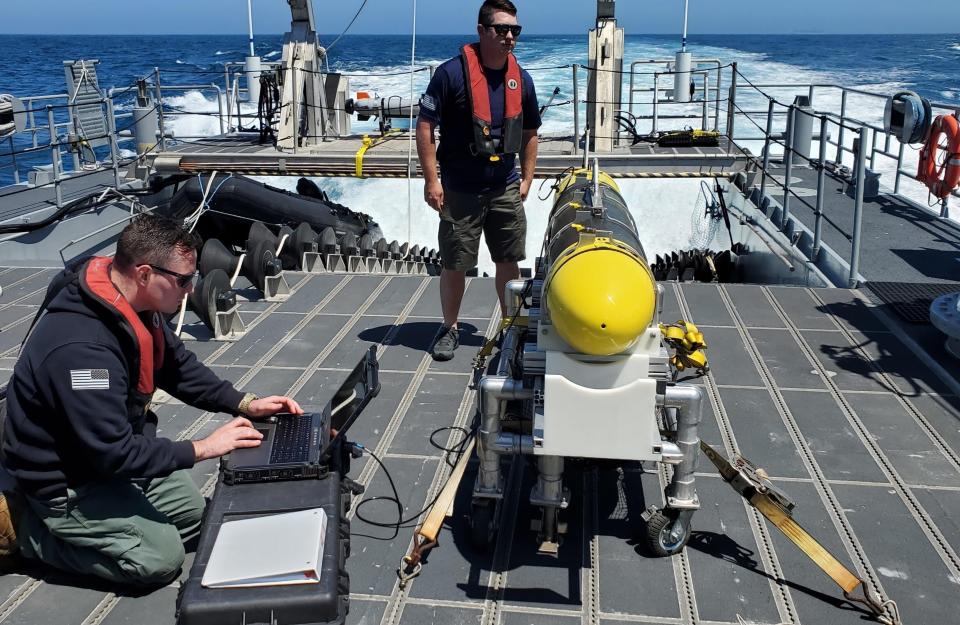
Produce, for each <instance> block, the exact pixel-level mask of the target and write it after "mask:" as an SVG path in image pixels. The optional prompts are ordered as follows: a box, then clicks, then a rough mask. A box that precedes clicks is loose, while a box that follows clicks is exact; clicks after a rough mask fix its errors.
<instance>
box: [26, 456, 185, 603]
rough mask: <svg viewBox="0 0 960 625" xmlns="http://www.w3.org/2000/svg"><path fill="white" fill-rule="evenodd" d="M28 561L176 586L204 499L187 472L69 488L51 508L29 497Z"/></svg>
mask: <svg viewBox="0 0 960 625" xmlns="http://www.w3.org/2000/svg"><path fill="white" fill-rule="evenodd" d="M26 501H27V506H25V508H26V510H25V514H24V515H23V517H22V518H21V520H20V527H19V529H20V537H19V538H20V549H21V550H22V553H23V555H24V557H27V558H34V559H37V560H40V561H42V562H45V563H47V564H49V565H51V566H54V567H56V568H58V569H62V570H65V571H70V572H73V573H79V574H82V575H94V576H96V577H101V578H104V579H107V580H110V581H111V582H115V583H119V584H128V585H136V586H155V585H158V584H166V583H169V582H171V581H172V580H173V579H174V578H175V577H176V576H177V573H178V571H179V570H180V567H181V566H182V565H183V559H184V548H183V543H184V541H188V540H190V539H191V538H193V537H195V536H197V535H198V534H199V533H200V522H201V519H202V516H203V507H204V500H203V497H202V496H201V495H200V491H199V490H198V489H197V486H196V485H195V484H194V483H193V480H192V479H191V478H190V474H189V473H187V472H186V471H177V472H175V473H173V474H171V475H169V476H167V477H164V478H154V479H149V480H135V481H130V480H121V479H117V480H111V481H107V482H97V483H93V484H85V485H84V486H81V487H79V488H77V489H76V490H73V489H67V496H66V497H58V498H55V499H53V500H50V501H39V500H36V499H32V498H29V497H28V498H26Z"/></svg>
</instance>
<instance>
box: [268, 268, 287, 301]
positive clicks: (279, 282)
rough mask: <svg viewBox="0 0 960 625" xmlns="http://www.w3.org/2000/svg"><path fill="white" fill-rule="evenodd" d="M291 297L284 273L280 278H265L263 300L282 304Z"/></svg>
mask: <svg viewBox="0 0 960 625" xmlns="http://www.w3.org/2000/svg"><path fill="white" fill-rule="evenodd" d="M289 297H290V285H289V284H287V279H286V278H285V277H284V275H283V272H282V271H281V272H280V275H278V276H267V277H266V278H264V285H263V299H265V300H267V301H268V302H282V301H284V300H286V299H287V298H289Z"/></svg>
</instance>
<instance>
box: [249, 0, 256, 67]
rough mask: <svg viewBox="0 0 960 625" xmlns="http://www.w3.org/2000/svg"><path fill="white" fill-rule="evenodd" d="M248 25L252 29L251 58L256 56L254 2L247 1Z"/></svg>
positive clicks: (251, 0)
mask: <svg viewBox="0 0 960 625" xmlns="http://www.w3.org/2000/svg"><path fill="white" fill-rule="evenodd" d="M247 25H248V26H249V28H250V56H256V53H255V52H254V51H253V0H247Z"/></svg>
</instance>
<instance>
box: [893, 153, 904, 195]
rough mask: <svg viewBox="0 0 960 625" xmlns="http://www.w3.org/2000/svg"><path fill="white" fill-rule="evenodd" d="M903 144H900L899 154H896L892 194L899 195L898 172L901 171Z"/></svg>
mask: <svg viewBox="0 0 960 625" xmlns="http://www.w3.org/2000/svg"><path fill="white" fill-rule="evenodd" d="M904 147H905V146H904V144H903V143H901V144H900V152H899V153H898V154H897V173H896V174H894V175H893V192H894V193H900V171H901V170H902V169H903V149H904Z"/></svg>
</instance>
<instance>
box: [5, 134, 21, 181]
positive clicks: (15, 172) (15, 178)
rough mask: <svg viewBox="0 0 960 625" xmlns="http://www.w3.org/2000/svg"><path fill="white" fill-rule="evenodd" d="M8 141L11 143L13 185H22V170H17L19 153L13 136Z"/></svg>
mask: <svg viewBox="0 0 960 625" xmlns="http://www.w3.org/2000/svg"><path fill="white" fill-rule="evenodd" d="M7 141H9V142H10V159H11V160H12V163H13V184H20V170H19V169H17V153H16V151H15V150H14V147H13V135H10V136H9V137H7Z"/></svg>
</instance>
